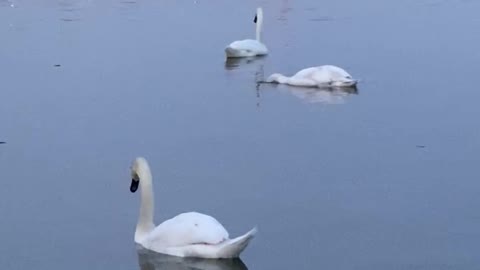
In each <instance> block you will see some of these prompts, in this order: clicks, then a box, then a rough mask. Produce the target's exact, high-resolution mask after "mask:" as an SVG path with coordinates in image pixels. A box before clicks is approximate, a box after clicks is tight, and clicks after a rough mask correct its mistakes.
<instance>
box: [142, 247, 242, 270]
mask: <svg viewBox="0 0 480 270" xmlns="http://www.w3.org/2000/svg"><path fill="white" fill-rule="evenodd" d="M137 254H138V263H139V265H140V269H141V270H248V268H247V266H246V265H245V264H244V263H243V262H242V260H240V259H238V258H237V259H221V260H215V259H199V258H181V257H175V256H169V255H164V254H160V253H156V252H153V251H150V250H147V249H145V248H143V247H141V246H137Z"/></svg>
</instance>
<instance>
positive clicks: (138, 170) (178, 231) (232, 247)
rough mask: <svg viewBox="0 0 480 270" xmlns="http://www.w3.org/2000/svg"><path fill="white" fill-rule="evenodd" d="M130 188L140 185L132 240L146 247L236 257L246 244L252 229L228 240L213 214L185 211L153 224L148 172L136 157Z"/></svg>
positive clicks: (165, 251) (174, 252)
mask: <svg viewBox="0 0 480 270" xmlns="http://www.w3.org/2000/svg"><path fill="white" fill-rule="evenodd" d="M131 174H132V183H131V185H130V191H131V192H135V191H136V190H137V188H138V186H139V185H140V191H141V194H140V195H141V206H140V216H139V218H138V223H137V227H136V230H135V242H136V243H137V244H140V245H141V246H143V247H144V248H146V249H149V250H152V251H155V252H158V253H163V254H167V255H172V256H178V257H198V258H209V259H217V258H236V257H239V255H240V253H241V252H242V251H243V250H244V249H245V248H246V247H247V245H248V243H249V242H250V240H251V239H252V238H253V237H254V235H255V233H256V231H257V230H256V228H254V229H252V230H251V231H249V232H247V233H246V234H244V235H242V236H239V237H237V238H234V239H230V238H229V236H228V232H227V230H225V228H224V227H223V226H222V225H221V224H220V223H219V222H218V221H217V220H216V219H215V218H213V217H211V216H207V215H204V214H200V213H196V212H189V213H183V214H180V215H178V216H176V217H174V218H172V219H169V220H166V221H164V222H163V223H161V224H160V225H158V226H157V227H155V225H154V223H153V204H154V199H153V191H152V174H151V172H150V167H149V166H148V162H147V161H146V160H145V159H144V158H142V157H139V158H136V159H135V160H134V161H133V164H132V166H131Z"/></svg>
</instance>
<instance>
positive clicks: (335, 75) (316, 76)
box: [266, 65, 357, 88]
mask: <svg viewBox="0 0 480 270" xmlns="http://www.w3.org/2000/svg"><path fill="white" fill-rule="evenodd" d="M266 82H268V83H280V84H288V85H293V86H303V87H318V88H324V87H353V86H355V85H356V84H357V80H354V79H353V78H352V76H351V75H350V74H348V72H346V71H345V70H343V69H342V68H339V67H336V66H331V65H325V66H318V67H311V68H306V69H302V70H300V71H299V72H297V73H296V74H295V75H293V76H292V77H287V76H284V75H282V74H279V73H275V74H272V75H270V76H269V77H268V78H267V80H266Z"/></svg>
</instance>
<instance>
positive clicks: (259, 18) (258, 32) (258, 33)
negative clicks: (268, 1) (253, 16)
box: [256, 9, 263, 42]
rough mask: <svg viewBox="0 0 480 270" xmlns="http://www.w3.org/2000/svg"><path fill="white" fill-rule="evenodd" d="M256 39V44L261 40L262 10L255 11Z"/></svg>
mask: <svg viewBox="0 0 480 270" xmlns="http://www.w3.org/2000/svg"><path fill="white" fill-rule="evenodd" d="M256 24H257V25H256V27H257V28H256V38H257V41H258V42H261V38H262V24H263V11H262V9H258V10H257V23H256Z"/></svg>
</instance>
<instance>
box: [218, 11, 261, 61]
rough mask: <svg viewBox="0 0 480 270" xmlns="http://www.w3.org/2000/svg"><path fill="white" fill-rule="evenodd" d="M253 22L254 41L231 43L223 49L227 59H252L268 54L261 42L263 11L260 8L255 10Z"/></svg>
mask: <svg viewBox="0 0 480 270" xmlns="http://www.w3.org/2000/svg"><path fill="white" fill-rule="evenodd" d="M253 22H254V23H255V24H256V39H245V40H237V41H234V42H232V43H231V44H230V45H228V46H227V47H226V48H225V54H226V55H227V58H234V57H253V56H262V55H267V54H268V49H267V46H265V44H263V43H262V42H261V34H262V25H263V10H262V8H261V7H258V8H257V14H256V15H255V19H254V20H253Z"/></svg>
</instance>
